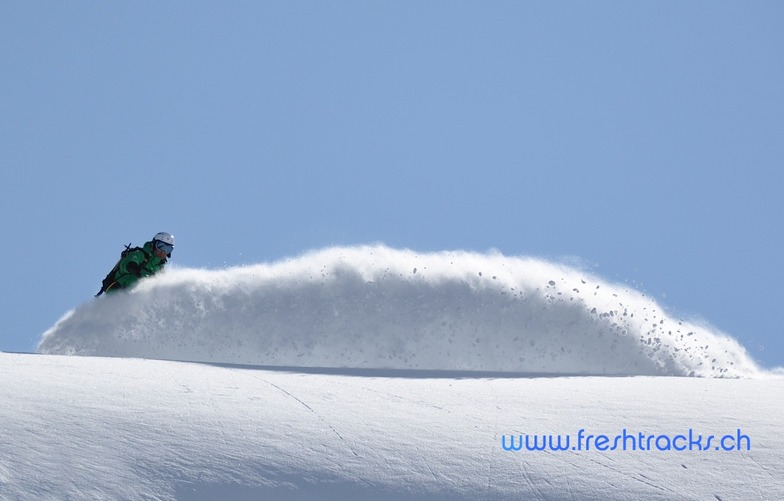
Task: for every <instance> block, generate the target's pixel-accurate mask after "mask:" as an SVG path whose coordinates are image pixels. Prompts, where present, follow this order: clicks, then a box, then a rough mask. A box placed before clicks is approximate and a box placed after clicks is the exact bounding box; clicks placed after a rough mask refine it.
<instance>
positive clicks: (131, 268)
mask: <svg viewBox="0 0 784 501" xmlns="http://www.w3.org/2000/svg"><path fill="white" fill-rule="evenodd" d="M125 268H126V269H127V270H128V273H130V274H132V275H136V276H137V277H141V276H142V269H141V267H140V266H139V263H137V262H134V261H131V262H130V263H128V266H126V267H125Z"/></svg>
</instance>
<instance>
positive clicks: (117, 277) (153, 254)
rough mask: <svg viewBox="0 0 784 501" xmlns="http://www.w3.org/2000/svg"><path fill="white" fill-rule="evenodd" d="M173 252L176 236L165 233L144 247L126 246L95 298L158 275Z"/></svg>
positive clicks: (157, 234) (159, 234) (156, 236)
mask: <svg viewBox="0 0 784 501" xmlns="http://www.w3.org/2000/svg"><path fill="white" fill-rule="evenodd" d="M172 251H174V235H172V234H171V233H166V232H165V231H162V232H160V233H156V234H155V236H154V237H152V240H150V241H149V242H147V243H145V244H144V246H143V247H131V246H130V245H128V246H126V248H125V250H124V251H123V252H122V254H121V255H120V260H119V261H117V264H116V265H114V268H112V271H110V272H109V274H108V275H106V278H104V279H103V282H102V284H101V290H100V291H98V294H96V295H95V296H96V297H98V296H100V295H101V294H103V293H104V292H106V293H109V292H116V291H118V290H122V289H127V288H129V287H131V286H132V285H134V284H135V283H136V282H137V281H139V280H140V279H142V278H144V277H149V276H152V275H154V274H156V273H158V272H159V271H161V270H162V269H163V267H164V266H166V262H167V259H168V258H170V257H171V254H172Z"/></svg>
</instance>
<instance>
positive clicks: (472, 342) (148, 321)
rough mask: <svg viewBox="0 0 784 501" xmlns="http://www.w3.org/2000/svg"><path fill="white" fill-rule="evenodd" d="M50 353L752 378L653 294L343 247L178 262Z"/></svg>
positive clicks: (49, 338) (496, 257)
mask: <svg viewBox="0 0 784 501" xmlns="http://www.w3.org/2000/svg"><path fill="white" fill-rule="evenodd" d="M38 349H39V351H40V352H42V353H52V354H77V355H97V356H119V357H142V358H159V359H171V360H188V361H201V362H220V363H232V364H252V365H265V366H288V367H327V368H328V367H335V368H361V369H416V370H456V371H494V372H516V373H532V374H581V375H603V374H606V375H615V374H618V375H675V376H688V375H696V376H705V377H748V376H754V375H757V374H759V372H760V369H759V368H758V367H757V365H756V364H755V363H754V361H753V360H752V359H751V357H749V356H748V354H747V353H746V350H745V349H744V348H743V347H742V346H741V345H740V344H739V343H738V342H737V341H735V340H734V339H732V338H730V337H729V336H726V335H724V334H722V333H721V332H718V331H716V330H715V329H713V328H711V327H709V326H706V325H703V324H701V323H699V322H693V321H685V320H680V319H676V318H673V317H671V316H670V315H669V314H668V313H667V312H666V311H665V310H664V309H663V308H662V307H661V306H660V305H659V304H657V303H656V302H655V301H654V300H652V299H651V298H649V297H646V296H645V295H644V294H643V293H641V292H639V291H636V290H634V289H630V288H629V287H627V286H624V285H618V284H612V283H608V282H607V281H605V280H603V279H602V278H600V277H598V276H595V275H593V274H591V273H588V272H585V271H583V270H580V269H576V268H572V267H569V266H565V265H562V264H557V263H553V262H548V261H544V260H540V259H534V258H529V257H509V256H504V255H501V254H499V253H484V254H480V253H471V252H463V251H450V252H438V253H420V252H415V251H411V250H399V249H393V248H389V247H386V246H383V245H373V246H358V247H335V248H328V249H324V250H319V251H314V252H311V253H308V254H305V255H302V256H299V257H296V258H292V259H288V260H283V261H279V262H275V263H264V264H257V265H250V266H242V267H234V268H228V269H222V270H204V269H182V268H173V269H170V270H168V271H167V272H166V273H163V274H161V275H159V276H157V277H154V278H152V279H148V280H145V281H143V282H141V283H140V284H139V285H138V286H137V287H136V288H134V289H133V290H131V291H130V292H128V293H120V294H115V295H110V296H108V297H102V298H99V299H96V300H92V301H90V302H88V303H86V304H83V305H81V306H79V307H78V308H76V309H75V310H73V311H70V312H68V313H67V314H66V315H64V316H63V318H61V319H60V320H59V321H58V322H57V323H56V324H55V325H54V326H53V327H52V328H50V329H49V330H48V331H47V332H45V333H44V334H43V337H42V339H41V342H40V344H39V347H38Z"/></svg>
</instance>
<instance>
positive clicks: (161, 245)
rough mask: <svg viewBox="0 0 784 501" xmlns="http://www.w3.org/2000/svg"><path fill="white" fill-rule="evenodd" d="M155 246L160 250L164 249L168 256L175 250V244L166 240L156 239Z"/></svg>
mask: <svg viewBox="0 0 784 501" xmlns="http://www.w3.org/2000/svg"><path fill="white" fill-rule="evenodd" d="M155 248H156V249H158V250H159V251H163V252H164V253H165V254H166V255H167V256H168V255H170V254H171V253H172V251H173V250H174V246H173V245H171V244H167V243H166V242H161V241H160V240H156V241H155Z"/></svg>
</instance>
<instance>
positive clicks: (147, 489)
mask: <svg viewBox="0 0 784 501" xmlns="http://www.w3.org/2000/svg"><path fill="white" fill-rule="evenodd" d="M325 372H329V371H325ZM344 372H345V373H344V374H334V373H317V372H316V371H310V372H308V373H304V372H289V371H270V370H257V369H252V368H242V367H229V366H217V365H214V364H198V363H183V362H171V361H156V360H139V359H118V358H100V357H64V356H51V355H47V356H42V355H19V354H0V400H1V401H2V402H3V405H2V406H0V499H4V500H82V499H91V500H92V499H132V500H136V499H147V500H153V499H158V500H172V499H178V500H199V501H202V500H205V501H206V500H214V499H232V500H240V501H242V500H258V499H271V500H284V501H285V500H295V499H296V500H348V499H357V500H360V499H361V500H398V499H411V500H458V501H459V500H471V501H475V500H484V499H487V500H490V499H492V500H519V499H527V500H564V499H568V500H595V499H608V500H628V499H635V500H714V501H715V500H722V501H730V500H751V499H756V500H763V499H764V500H774V499H784V473H783V471H784V470H782V468H781V464H782V461H784V429H783V428H782V426H781V415H782V411H784V405H783V404H782V402H784V380H783V379H773V378H761V379H713V378H681V377H650V376H643V377H574V378H570V377H537V378H520V377H514V378H511V377H510V378H472V377H466V375H465V374H464V375H463V376H462V377H457V375H454V374H452V375H450V377H422V376H421V375H410V374H407V373H406V372H405V371H403V372H402V373H399V374H396V373H395V371H387V373H386V374H384V375H381V374H376V375H367V374H363V375H353V374H351V371H344ZM581 428H582V429H585V433H586V435H587V434H592V435H599V434H607V435H608V436H611V437H612V436H613V435H615V434H620V433H622V430H624V429H626V430H628V433H629V434H633V435H636V434H638V433H645V434H646V435H654V436H656V437H660V436H663V435H666V436H669V437H673V439H674V437H676V436H677V435H679V434H683V435H684V436H686V435H688V431H689V429H692V430H693V433H694V434H695V435H696V434H699V435H701V436H702V437H703V442H702V443H703V445H706V444H705V439H706V438H707V435H710V434H714V435H716V436H717V437H718V436H723V435H725V434H727V435H730V436H732V437H735V436H736V435H737V433H738V431H737V430H740V433H741V434H742V435H743V436H747V437H748V441H749V443H748V447H746V444H745V443H742V441H741V442H740V443H741V444H742V445H743V447H742V450H731V451H725V450H716V449H715V446H718V444H719V442H717V441H713V442H712V444H711V446H710V447H708V450H703V451H699V450H696V448H695V449H693V450H688V449H686V450H682V451H677V450H673V449H671V450H664V451H660V450H658V449H657V447H655V446H652V447H651V448H652V449H653V450H631V445H629V446H628V448H627V450H625V451H624V450H620V449H618V450H614V451H613V450H606V451H601V450H596V442H594V444H592V448H591V450H584V447H585V446H583V450H567V451H551V450H547V451H528V450H525V449H524V450H521V451H517V452H513V451H506V450H504V448H503V446H502V441H503V440H506V439H509V438H510V437H512V436H515V437H519V436H520V434H529V435H541V434H559V435H566V434H569V435H571V436H572V439H573V440H574V439H575V438H576V437H577V435H578V433H579V430H580V429H581ZM504 437H506V439H505V438H504ZM514 440H518V441H519V438H514ZM656 440H658V441H659V445H660V447H661V448H665V445H666V444H665V442H662V441H661V440H662V439H659V438H657V439H656ZM655 443H656V442H654V444H655ZM507 444H508V442H507ZM673 445H680V446H685V445H686V443H685V442H682V443H679V442H677V441H673ZM572 447H573V448H576V442H574V441H573V442H572Z"/></svg>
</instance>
